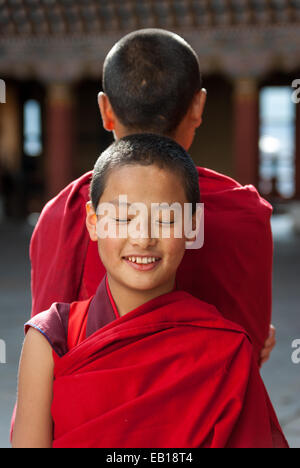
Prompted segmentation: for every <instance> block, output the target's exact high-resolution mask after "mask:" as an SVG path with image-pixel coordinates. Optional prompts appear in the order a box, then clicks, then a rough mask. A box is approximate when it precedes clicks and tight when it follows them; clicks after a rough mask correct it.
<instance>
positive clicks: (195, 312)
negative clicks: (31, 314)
mask: <svg viewBox="0 0 300 468" xmlns="http://www.w3.org/2000/svg"><path fill="white" fill-rule="evenodd" d="M78 307H80V308H82V307H88V306H87V305H82V304H81V303H79V304H78ZM81 312H82V310H81ZM83 312H84V311H83ZM80 315H81V316H82V317H86V315H87V314H86V313H81V314H80ZM83 320H84V319H83ZM55 361H56V362H55V380H54V388H53V394H54V396H53V405H52V415H53V420H54V428H55V432H54V443H53V447H54V448H61V447H76V448H77V447H86V448H91V447H97V448H98V447H105V448H110V447H112V448H154V447H155V448H171V447H173V448H178V447H181V448H185V447H188V448H196V447H207V448H208V447H209V448H225V447H228V448H229V447H230V448H261V447H262V448H275V447H276V448H285V447H287V442H286V440H285V438H284V435H283V433H282V431H281V428H280V426H279V424H278V421H277V418H276V415H275V413H274V410H273V408H272V405H271V403H270V401H269V398H268V395H267V393H266V390H265V388H264V385H263V382H262V380H261V377H260V375H259V370H258V366H257V364H256V362H255V359H254V358H253V353H252V346H251V343H250V342H249V340H248V338H247V336H246V335H245V333H244V331H243V330H242V329H240V328H239V327H238V326H236V325H235V324H232V323H230V322H228V321H226V320H224V319H223V318H222V317H221V316H220V314H218V312H217V311H216V310H215V309H214V307H212V306H209V305H208V304H205V303H202V302H201V301H198V300H197V299H195V298H193V297H192V296H190V295H189V294H187V293H185V292H180V291H176V292H173V293H170V294H167V295H165V296H161V297H159V298H156V299H154V300H153V301H150V302H149V303H147V304H145V305H143V306H142V307H139V308H138V309H136V310H135V311H132V312H130V313H129V314H127V315H126V316H124V317H121V318H119V319H117V320H115V321H114V322H113V323H111V324H109V325H107V326H106V327H105V328H104V329H101V330H99V331H97V332H95V333H94V334H93V335H91V336H90V337H88V338H86V339H85V340H83V341H82V342H81V343H80V344H78V345H77V346H75V347H74V348H73V349H71V350H70V351H69V352H68V353H67V354H65V355H64V356H63V357H61V358H58V357H57V358H56V360H55Z"/></svg>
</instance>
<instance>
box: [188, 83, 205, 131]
mask: <svg viewBox="0 0 300 468" xmlns="http://www.w3.org/2000/svg"><path fill="white" fill-rule="evenodd" d="M206 98H207V91H206V89H204V88H202V89H201V90H200V91H199V92H198V93H197V94H196V95H195V97H194V99H193V102H192V105H191V107H190V118H191V119H192V122H193V126H194V127H195V128H198V127H200V125H201V124H202V120H203V113H204V108H205V104H206Z"/></svg>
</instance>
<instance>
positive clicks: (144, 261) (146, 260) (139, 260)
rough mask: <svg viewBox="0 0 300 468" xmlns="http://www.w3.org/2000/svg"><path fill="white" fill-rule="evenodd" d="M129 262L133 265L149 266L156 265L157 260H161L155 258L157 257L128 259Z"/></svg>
mask: <svg viewBox="0 0 300 468" xmlns="http://www.w3.org/2000/svg"><path fill="white" fill-rule="evenodd" d="M127 258H128V260H129V261H130V262H132V263H138V264H141V265H147V264H149V263H154V262H156V261H157V260H159V259H158V258H155V257H144V258H142V257H127Z"/></svg>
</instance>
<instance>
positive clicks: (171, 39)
mask: <svg viewBox="0 0 300 468" xmlns="http://www.w3.org/2000/svg"><path fill="white" fill-rule="evenodd" d="M201 86H202V78H201V72H200V67H199V61H198V57H197V55H196V53H195V51H194V50H193V49H192V47H191V46H190V45H189V44H188V43H187V42H186V41H185V40H184V39H182V38H181V37H180V36H178V35H177V34H174V33H172V32H169V31H165V30H161V29H142V30H139V31H135V32H133V33H130V34H128V35H127V36H125V37H124V38H122V39H121V40H120V41H119V42H117V44H115V46H114V47H113V48H112V49H111V51H110V52H109V54H108V55H107V57H106V60H105V63H104V68H103V90H104V92H105V94H106V95H107V96H108V98H109V100H110V103H111V105H112V107H113V110H114V112H115V114H116V116H117V117H118V119H119V120H120V122H121V123H122V124H123V125H124V126H125V127H126V128H128V129H131V130H139V131H147V132H149V131H151V132H154V133H160V134H164V135H171V134H172V132H173V131H174V130H175V129H176V128H177V127H178V125H179V124H180V122H181V120H182V119H183V117H184V116H185V114H186V113H187V111H188V109H189V107H190V105H191V103H192V101H193V98H194V96H195V94H196V93H197V92H199V91H200V90H201Z"/></svg>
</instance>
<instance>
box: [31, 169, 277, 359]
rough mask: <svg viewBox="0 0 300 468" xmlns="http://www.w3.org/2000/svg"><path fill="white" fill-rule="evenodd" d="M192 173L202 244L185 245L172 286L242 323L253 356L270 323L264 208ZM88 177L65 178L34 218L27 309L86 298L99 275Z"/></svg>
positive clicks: (215, 177)
mask: <svg viewBox="0 0 300 468" xmlns="http://www.w3.org/2000/svg"><path fill="white" fill-rule="evenodd" d="M198 172H199V184H200V190H201V196H202V202H203V203H204V210H205V239H204V247H203V248H201V249H200V250H187V251H186V254H185V256H184V259H183V261H182V263H181V265H180V267H179V270H178V275H177V284H178V287H179V289H183V290H185V291H187V292H189V293H190V294H192V295H194V296H195V297H198V298H199V299H201V300H203V301H205V302H208V303H210V304H213V305H214V306H216V307H217V309H218V310H219V311H220V312H221V313H222V315H223V316H224V317H225V318H227V319H229V320H231V321H233V322H235V323H237V324H239V325H241V326H242V327H243V328H245V329H246V331H247V332H248V334H249V335H250V337H251V339H252V342H253V346H254V349H255V353H256V357H257V359H259V354H260V351H261V349H262V348H263V345H264V342H265V340H266V338H267V336H268V332H269V325H270V321H271V298H272V260H273V242H272V233H271V228H270V217H271V213H272V208H271V206H270V205H269V204H268V203H267V202H266V201H265V200H263V199H262V198H261V197H260V196H259V194H258V193H257V191H256V189H255V188H254V187H253V186H246V187H243V186H241V185H240V184H238V183H237V182H235V181H234V180H232V179H230V178H229V177H226V176H224V175H221V174H218V173H216V172H214V171H211V170H208V169H204V168H198ZM91 175H92V173H91V172H90V173H88V174H85V175H84V176H82V177H81V178H80V179H78V180H76V181H75V182H73V183H72V184H70V185H69V186H68V187H67V188H66V189H65V190H63V191H62V192H61V193H60V194H59V195H58V196H57V197H56V198H55V199H53V200H51V201H50V202H49V203H48V204H47V205H46V207H45V209H44V210H43V212H42V214H41V216H40V219H39V222H38V224H37V226H36V229H35V231H34V234H33V237H32V241H31V248H30V255H31V262H32V297H33V308H32V315H35V314H37V313H39V312H41V311H43V310H47V309H48V308H49V307H50V306H51V304H52V303H53V302H66V303H71V302H73V301H77V300H85V299H87V298H89V297H90V296H92V295H93V294H95V292H96V289H97V287H98V285H99V283H100V281H101V279H102V278H103V276H104V274H105V269H104V267H103V265H102V263H101V261H100V259H99V256H98V251H97V245H96V243H93V242H91V241H90V238H89V235H88V232H87V230H86V226H85V217H86V211H85V204H86V202H87V201H88V200H89V183H90V180H91Z"/></svg>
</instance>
